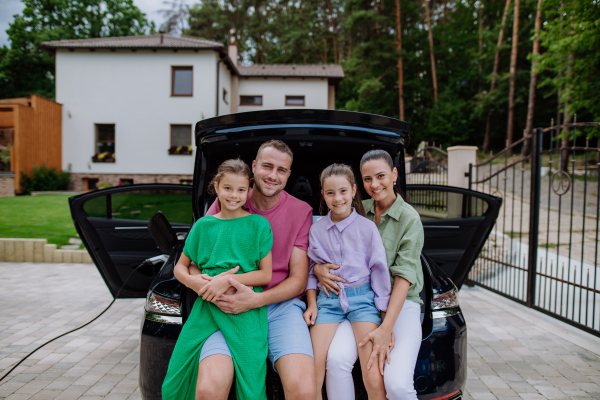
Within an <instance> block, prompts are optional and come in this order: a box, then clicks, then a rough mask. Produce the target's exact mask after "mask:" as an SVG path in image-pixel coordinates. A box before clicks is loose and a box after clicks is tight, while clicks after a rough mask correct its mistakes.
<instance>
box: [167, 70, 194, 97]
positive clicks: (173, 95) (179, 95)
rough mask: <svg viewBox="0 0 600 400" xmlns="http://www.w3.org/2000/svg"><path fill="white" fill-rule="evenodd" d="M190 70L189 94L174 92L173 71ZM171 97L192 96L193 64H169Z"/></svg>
mask: <svg viewBox="0 0 600 400" xmlns="http://www.w3.org/2000/svg"><path fill="white" fill-rule="evenodd" d="M188 70H189V71H192V83H191V85H192V88H191V89H192V91H191V93H190V94H175V71H188ZM171 97H194V66H192V65H188V66H186V65H171Z"/></svg>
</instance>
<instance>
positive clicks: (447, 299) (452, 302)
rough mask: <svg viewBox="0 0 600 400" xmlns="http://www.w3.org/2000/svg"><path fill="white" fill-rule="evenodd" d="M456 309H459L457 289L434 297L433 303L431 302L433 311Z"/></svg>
mask: <svg viewBox="0 0 600 400" xmlns="http://www.w3.org/2000/svg"><path fill="white" fill-rule="evenodd" d="M455 307H458V290H457V289H456V287H454V288H453V289H451V290H449V291H447V292H444V293H437V294H434V295H433V301H432V302H431V309H432V311H437V310H446V309H449V308H455Z"/></svg>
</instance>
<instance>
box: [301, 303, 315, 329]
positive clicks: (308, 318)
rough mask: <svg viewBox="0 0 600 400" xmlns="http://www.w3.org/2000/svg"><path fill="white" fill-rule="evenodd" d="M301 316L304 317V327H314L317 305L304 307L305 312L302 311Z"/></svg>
mask: <svg viewBox="0 0 600 400" xmlns="http://www.w3.org/2000/svg"><path fill="white" fill-rule="evenodd" d="M302 316H303V317H304V322H306V325H308V326H312V325H314V324H315V321H316V320H317V305H316V304H313V305H310V306H308V307H306V311H304V314H302Z"/></svg>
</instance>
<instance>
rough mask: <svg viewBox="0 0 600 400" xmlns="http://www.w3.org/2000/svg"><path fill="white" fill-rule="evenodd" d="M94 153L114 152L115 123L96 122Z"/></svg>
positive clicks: (110, 153) (111, 153) (109, 153)
mask: <svg viewBox="0 0 600 400" xmlns="http://www.w3.org/2000/svg"><path fill="white" fill-rule="evenodd" d="M95 151H96V154H98V155H100V154H104V153H108V154H106V155H111V157H114V154H115V124H96V148H95Z"/></svg>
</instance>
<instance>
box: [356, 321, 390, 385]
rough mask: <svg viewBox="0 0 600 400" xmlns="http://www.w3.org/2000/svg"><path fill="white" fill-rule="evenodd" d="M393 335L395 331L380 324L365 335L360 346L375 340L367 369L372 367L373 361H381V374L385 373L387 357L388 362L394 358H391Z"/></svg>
mask: <svg viewBox="0 0 600 400" xmlns="http://www.w3.org/2000/svg"><path fill="white" fill-rule="evenodd" d="M392 335H393V331H391V330H390V331H388V330H387V329H385V328H382V327H381V326H380V327H379V328H377V329H375V330H374V331H373V332H371V333H369V334H368V335H367V336H365V337H364V338H363V339H362V340H361V342H360V343H359V344H358V345H359V346H364V345H365V344H366V343H367V342H368V341H369V340H370V341H371V342H373V352H372V353H371V357H370V358H369V362H368V363H367V369H370V368H371V365H373V363H375V362H377V361H379V372H380V373H381V375H383V366H384V364H385V359H386V358H387V360H388V364H389V363H390V362H391V360H392V359H391V358H390V351H391V348H390V343H391V342H392ZM394 340H395V339H394ZM378 358H379V360H378Z"/></svg>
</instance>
